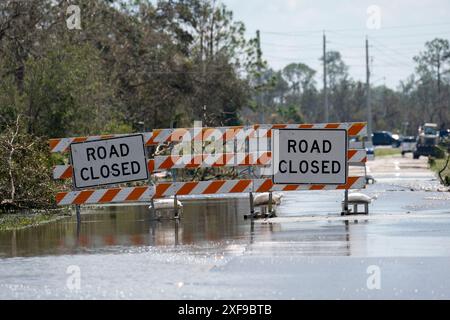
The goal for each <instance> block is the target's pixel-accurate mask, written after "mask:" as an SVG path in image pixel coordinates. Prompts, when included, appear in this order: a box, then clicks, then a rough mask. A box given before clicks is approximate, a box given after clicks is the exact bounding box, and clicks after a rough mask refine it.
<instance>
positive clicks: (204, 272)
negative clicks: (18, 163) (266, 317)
mask: <svg viewBox="0 0 450 320" xmlns="http://www.w3.org/2000/svg"><path fill="white" fill-rule="evenodd" d="M424 161H425V160H420V161H418V162H417V161H416V162H413V161H412V160H410V159H408V158H406V159H403V158H398V159H397V158H395V159H379V160H376V161H374V162H373V163H371V164H370V165H369V171H370V174H373V175H374V177H375V178H376V179H377V183H376V184H374V185H369V186H368V188H367V189H366V190H364V191H363V192H364V193H365V194H367V195H369V196H372V197H376V200H374V202H373V204H371V205H370V211H371V213H370V215H369V216H368V217H367V216H358V217H348V218H347V217H346V218H343V217H340V214H339V212H340V206H341V200H342V197H343V192H342V191H311V192H291V193H285V194H284V197H283V200H282V203H281V205H280V206H279V207H278V208H277V215H278V218H275V219H270V220H257V221H250V220H246V219H244V214H248V213H249V203H248V199H247V198H245V197H240V198H230V197H227V198H225V199H224V198H220V199H219V198H217V197H207V198H205V199H182V201H183V213H182V219H181V220H180V221H174V220H161V221H157V220H155V219H153V217H152V216H151V214H150V211H149V210H148V208H147V206H117V207H103V208H97V209H86V208H85V209H83V214H82V223H81V225H80V226H78V225H77V223H76V219H75V218H74V217H69V218H67V219H63V220H60V221H57V222H54V223H49V224H45V225H41V226H39V227H34V228H28V229H23V230H18V231H8V232H1V233H0V270H1V272H0V299H11V298H20V299H21V298H28V299H60V298H68V299H103V298H106V299H118V298H127V299H135V298H144V299H191V298H196V299H222V298H229V299H241V298H247V299H254V298H256V299H278V298H284V299H291V298H294V299H298V298H306V299H309V298H328V299H336V298H343V299H347V298H357V299H373V298H375V299H377V298H393V299H395V298H431V299H441V298H447V299H448V298H450V276H449V275H450V274H449V272H450V271H449V270H450V259H449V257H450V193H449V192H446V193H445V192H437V191H436V190H437V187H438V183H437V181H436V178H435V177H434V176H433V174H431V173H430V172H429V171H428V170H427V169H426V163H425V164H424ZM166 214H167V215H168V216H170V215H171V213H170V212H166ZM74 268H75V269H74ZM373 268H375V270H379V273H380V279H381V282H379V286H378V287H377V288H372V287H371V286H370V285H369V284H368V279H369V278H368V277H370V275H371V274H370V272H369V271H370V270H374V269H373ZM377 268H378V269H377ZM73 270H76V272H78V273H77V274H78V275H79V280H80V281H79V282H74V283H75V284H77V285H76V286H75V288H74V283H73V282H71V281H72V280H73V277H72V276H73ZM380 283H381V284H380Z"/></svg>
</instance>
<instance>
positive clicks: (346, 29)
mask: <svg viewBox="0 0 450 320" xmlns="http://www.w3.org/2000/svg"><path fill="white" fill-rule="evenodd" d="M435 26H450V23H449V22H442V23H429V24H410V25H396V26H395V25H394V26H387V27H381V28H380V29H377V30H376V31H379V30H390V29H403V28H405V29H409V28H424V27H435ZM324 30H325V31H326V32H332V33H333V32H343V31H363V32H365V33H366V32H367V30H368V29H367V27H366V26H364V27H354V28H338V29H327V28H326V29H311V30H299V31H295V32H282V31H268V30H264V31H261V32H262V33H265V34H272V35H281V36H303V34H305V33H321V32H323V31H324Z"/></svg>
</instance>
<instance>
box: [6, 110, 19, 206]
mask: <svg viewBox="0 0 450 320" xmlns="http://www.w3.org/2000/svg"><path fill="white" fill-rule="evenodd" d="M19 120H20V116H17V119H16V129H15V131H14V133H13V135H12V137H11V139H10V141H8V144H9V147H10V150H9V155H8V174H9V181H10V186H11V197H10V198H11V199H10V200H11V203H13V202H14V200H15V197H16V186H15V181H14V175H13V156H14V152H15V151H16V149H15V147H14V142H15V140H16V137H17V135H18V134H19Z"/></svg>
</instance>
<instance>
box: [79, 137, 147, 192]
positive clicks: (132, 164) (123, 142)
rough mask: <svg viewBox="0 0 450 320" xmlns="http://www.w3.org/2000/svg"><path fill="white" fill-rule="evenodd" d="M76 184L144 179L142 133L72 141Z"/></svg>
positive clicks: (101, 183) (86, 184)
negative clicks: (79, 141)
mask: <svg viewBox="0 0 450 320" xmlns="http://www.w3.org/2000/svg"><path fill="white" fill-rule="evenodd" d="M71 152H72V161H73V168H74V180H75V185H76V187H77V188H84V187H91V186H96V185H105V184H115V183H122V182H128V181H137V180H146V179H148V171H147V161H146V158H145V150H144V145H143V140H142V136H140V135H135V136H127V137H121V138H113V139H105V140H99V141H90V142H84V143H78V144H73V145H72V146H71Z"/></svg>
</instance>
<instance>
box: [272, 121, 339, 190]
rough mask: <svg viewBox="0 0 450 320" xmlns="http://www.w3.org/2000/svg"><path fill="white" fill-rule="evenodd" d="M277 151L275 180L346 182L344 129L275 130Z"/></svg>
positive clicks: (281, 182)
mask: <svg viewBox="0 0 450 320" xmlns="http://www.w3.org/2000/svg"><path fill="white" fill-rule="evenodd" d="M274 151H275V154H274V183H277V184H316V183H320V184H345V181H346V176H347V167H346V152H347V136H346V131H345V130H337V129H336V130H332V129H323V130H322V129H282V130H275V132H274Z"/></svg>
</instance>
